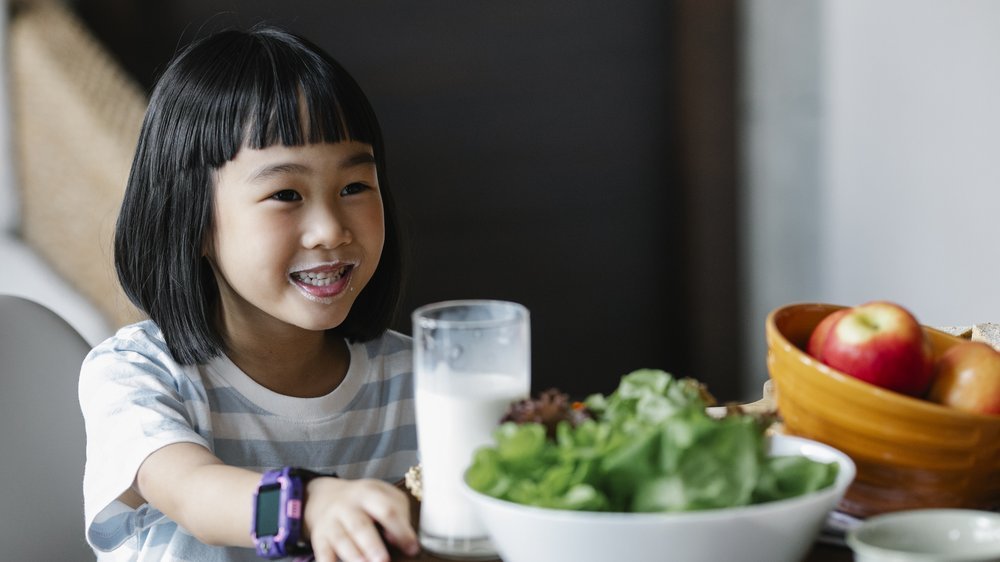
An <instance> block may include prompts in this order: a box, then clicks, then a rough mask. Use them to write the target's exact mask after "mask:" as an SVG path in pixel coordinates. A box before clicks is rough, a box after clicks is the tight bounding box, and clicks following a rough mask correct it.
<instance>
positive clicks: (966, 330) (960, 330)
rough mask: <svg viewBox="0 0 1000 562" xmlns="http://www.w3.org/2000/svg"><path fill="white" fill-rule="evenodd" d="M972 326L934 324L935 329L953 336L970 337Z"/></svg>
mask: <svg viewBox="0 0 1000 562" xmlns="http://www.w3.org/2000/svg"><path fill="white" fill-rule="evenodd" d="M973 328H974V326H934V329H935V330H940V331H942V332H944V333H946V334H951V335H953V336H955V337H959V338H965V339H970V338H971V337H972V329H973Z"/></svg>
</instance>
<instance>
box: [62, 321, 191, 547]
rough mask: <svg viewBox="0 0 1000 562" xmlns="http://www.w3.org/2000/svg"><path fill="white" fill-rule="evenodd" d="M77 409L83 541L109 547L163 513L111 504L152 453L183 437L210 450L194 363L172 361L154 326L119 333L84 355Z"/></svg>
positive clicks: (128, 536) (139, 327) (179, 440)
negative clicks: (81, 430) (82, 426)
mask: <svg viewBox="0 0 1000 562" xmlns="http://www.w3.org/2000/svg"><path fill="white" fill-rule="evenodd" d="M79 392H80V406H81V409H82V411H83V417H84V421H85V423H86V431H87V463H86V468H85V470H84V478H83V492H84V512H85V518H86V532H87V541H88V542H89V543H90V544H91V546H93V547H94V548H97V549H99V550H103V551H107V550H113V549H115V548H117V547H118V546H120V545H121V544H123V543H124V542H125V541H126V540H128V539H129V538H130V537H133V536H134V535H135V534H136V533H138V532H140V531H142V530H144V529H146V528H148V527H149V526H151V525H153V524H155V523H156V522H157V521H159V520H161V519H162V518H163V515H162V514H161V513H159V512H158V511H157V510H155V509H154V508H152V507H151V506H149V505H143V506H140V507H139V508H138V509H132V508H130V507H129V506H127V505H125V504H124V503H122V502H120V501H118V499H117V498H118V497H119V496H120V495H121V494H122V493H123V492H124V491H126V490H127V489H128V488H129V487H130V486H132V483H133V482H134V480H135V477H136V474H137V472H138V469H139V466H140V465H141V464H142V462H143V461H144V460H145V459H146V457H148V456H149V455H150V454H151V453H153V452H154V451H156V450H158V449H160V448H162V447H164V446H166V445H170V444H173V443H181V442H190V443H196V444H200V445H203V446H205V447H206V448H211V446H210V436H211V427H210V423H211V417H210V415H209V414H208V404H207V400H206V393H205V388H204V385H203V384H202V383H201V379H200V375H199V374H198V370H197V368H195V367H191V366H182V365H179V364H177V363H176V362H175V361H174V360H173V358H172V356H171V355H170V353H169V351H168V350H167V348H166V345H165V344H164V343H163V341H162V336H160V334H159V330H158V329H156V326H155V324H152V323H151V322H148V321H147V322H143V323H140V324H136V325H133V326H129V327H126V328H123V329H122V330H120V331H119V332H118V333H117V334H116V335H115V336H114V337H112V338H111V339H109V340H107V341H105V342H104V343H102V344H100V345H98V346H97V347H96V348H94V350H93V351H91V352H90V354H89V355H88V356H87V357H86V359H85V360H84V362H83V365H82V367H81V371H80V385H79Z"/></svg>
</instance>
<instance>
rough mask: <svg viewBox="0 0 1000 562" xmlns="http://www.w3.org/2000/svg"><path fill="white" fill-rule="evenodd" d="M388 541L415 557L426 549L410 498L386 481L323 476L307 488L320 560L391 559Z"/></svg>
mask: <svg viewBox="0 0 1000 562" xmlns="http://www.w3.org/2000/svg"><path fill="white" fill-rule="evenodd" d="M376 523H377V524H379V525H381V527H382V529H383V533H384V534H385V538H386V540H388V541H389V542H391V543H393V544H395V545H396V546H398V547H399V548H400V549H401V550H402V551H403V552H405V553H406V554H409V555H411V556H414V555H416V554H417V553H418V552H419V551H420V545H419V543H418V542H417V536H416V533H414V531H413V527H412V525H410V503H409V501H408V500H407V498H406V495H405V494H404V493H403V492H402V491H400V490H399V489H398V488H396V487H394V486H392V485H390V484H386V483H385V482H382V481H381V480H343V479H340V478H329V477H321V478H314V479H313V480H311V481H309V484H308V485H307V487H306V510H305V533H307V536H308V537H309V540H310V542H312V548H313V553H314V555H315V556H316V560H317V562H334V560H336V559H337V557H338V556H339V557H340V559H342V560H344V561H345V562H356V561H357V562H376V561H377V562H388V560H389V552H388V550H387V549H386V547H385V543H383V542H382V537H381V536H380V535H379V531H378V529H377V528H376V526H375V525H376Z"/></svg>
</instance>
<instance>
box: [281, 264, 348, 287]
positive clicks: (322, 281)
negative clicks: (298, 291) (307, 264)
mask: <svg viewBox="0 0 1000 562" xmlns="http://www.w3.org/2000/svg"><path fill="white" fill-rule="evenodd" d="M347 269H348V267H347V266H344V267H342V268H340V269H338V270H336V271H321V272H318V273H313V272H308V271H296V272H295V273H293V274H292V277H294V278H295V279H298V280H299V281H302V282H303V283H308V284H309V285H315V286H317V287H325V286H326V285H331V284H333V283H336V282H337V281H339V280H340V278H341V277H343V276H344V273H345V272H347Z"/></svg>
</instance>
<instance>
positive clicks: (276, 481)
mask: <svg viewBox="0 0 1000 562" xmlns="http://www.w3.org/2000/svg"><path fill="white" fill-rule="evenodd" d="M317 476H324V475H322V474H317V473H315V472H312V471H310V470H306V469H304V468H294V467H289V466H286V467H284V468H282V469H280V470H270V471H268V472H265V473H264V476H263V477H261V479H260V485H258V486H257V491H256V492H255V493H254V496H253V503H254V510H253V524H252V525H251V527H250V534H251V536H252V537H253V542H254V544H255V545H257V555H258V556H260V557H262V558H282V557H285V556H294V555H297V554H309V553H311V552H312V548H311V546H310V545H309V540H308V539H307V538H306V537H304V536H302V517H303V515H304V513H305V491H306V484H307V483H308V482H309V481H310V480H312V479H313V478H316V477H317Z"/></svg>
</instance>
